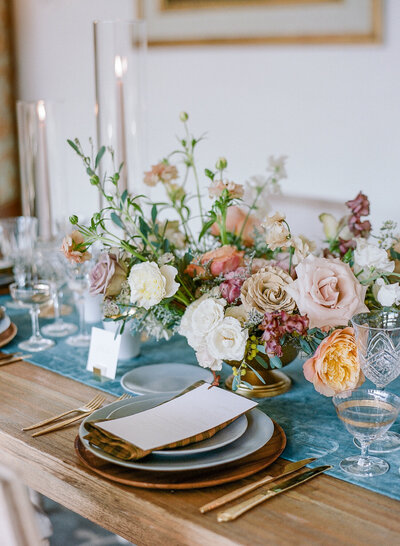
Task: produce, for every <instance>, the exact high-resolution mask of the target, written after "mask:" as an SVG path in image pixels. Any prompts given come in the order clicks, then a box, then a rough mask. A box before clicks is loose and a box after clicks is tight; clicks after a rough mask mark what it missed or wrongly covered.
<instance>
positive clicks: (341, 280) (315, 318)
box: [286, 254, 368, 328]
mask: <svg viewBox="0 0 400 546" xmlns="http://www.w3.org/2000/svg"><path fill="white" fill-rule="evenodd" d="M296 274H297V280H295V281H294V282H293V283H291V284H290V285H288V286H287V287H286V291H287V293H288V294H290V295H291V296H292V298H293V299H294V300H295V302H296V304H297V307H298V308H299V311H300V313H301V314H302V315H307V316H308V318H309V320H310V328H314V327H318V328H322V327H331V328H334V327H336V326H345V325H346V324H347V323H348V321H349V320H350V319H351V317H352V316H353V315H355V314H356V313H362V312H368V307H367V306H366V305H365V303H364V299H365V293H366V291H367V287H366V286H362V285H361V284H360V283H359V282H358V280H357V279H356V277H355V276H354V274H353V272H352V270H351V269H350V266H349V265H348V264H345V263H343V262H341V261H340V260H339V259H337V258H330V259H328V258H316V257H315V256H313V255H312V254H310V255H308V256H307V258H305V260H303V261H302V262H301V263H300V264H299V265H298V266H297V267H296Z"/></svg>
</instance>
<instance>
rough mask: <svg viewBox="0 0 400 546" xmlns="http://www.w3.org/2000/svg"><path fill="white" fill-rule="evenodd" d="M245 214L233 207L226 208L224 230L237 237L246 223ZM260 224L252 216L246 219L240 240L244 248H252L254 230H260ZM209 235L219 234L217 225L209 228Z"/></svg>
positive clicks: (238, 208)
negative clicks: (241, 239)
mask: <svg viewBox="0 0 400 546" xmlns="http://www.w3.org/2000/svg"><path fill="white" fill-rule="evenodd" d="M246 217H247V212H245V211H244V210H242V209H241V208H240V207H237V206H236V205H233V206H232V207H229V208H228V212H227V215H226V230H227V231H229V232H230V233H234V234H235V235H239V234H240V232H241V231H242V227H243V224H244V223H245V221H246ZM260 225H261V222H260V221H259V220H258V219H257V218H256V217H255V216H253V215H250V216H249V217H248V218H247V221H246V224H245V226H244V229H243V233H242V238H243V243H244V244H245V246H252V245H253V243H254V230H255V229H257V228H260ZM211 233H212V235H214V236H216V237H217V236H218V235H219V234H220V231H219V226H218V224H213V225H212V226H211Z"/></svg>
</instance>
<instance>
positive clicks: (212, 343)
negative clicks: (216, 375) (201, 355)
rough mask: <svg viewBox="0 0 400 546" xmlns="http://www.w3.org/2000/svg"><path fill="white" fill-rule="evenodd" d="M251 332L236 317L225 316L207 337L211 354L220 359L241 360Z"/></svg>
mask: <svg viewBox="0 0 400 546" xmlns="http://www.w3.org/2000/svg"><path fill="white" fill-rule="evenodd" d="M248 337H249V333H248V331H247V330H243V329H242V326H241V324H240V322H239V321H238V320H237V319H235V318H234V317H225V318H224V319H223V321H222V322H221V323H220V324H218V326H216V328H214V329H213V330H211V332H210V333H209V334H208V335H207V337H206V344H207V349H208V352H209V354H210V356H212V357H214V358H215V359H218V360H219V359H220V360H241V359H242V358H243V357H244V352H245V349H246V343H247V339H248Z"/></svg>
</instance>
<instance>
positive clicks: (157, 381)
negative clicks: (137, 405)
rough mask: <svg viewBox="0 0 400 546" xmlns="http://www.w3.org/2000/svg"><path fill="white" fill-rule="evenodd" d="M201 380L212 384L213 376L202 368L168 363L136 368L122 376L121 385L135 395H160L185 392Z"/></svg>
mask: <svg viewBox="0 0 400 546" xmlns="http://www.w3.org/2000/svg"><path fill="white" fill-rule="evenodd" d="M200 380H203V381H207V383H212V381H213V374H212V373H211V372H210V371H209V370H205V369H204V368H201V367H200V366H191V365H190V364H178V363H175V362H166V363H165V364H151V365H149V366H148V365H146V366H139V367H138V368H134V369H133V370H131V371H130V372H127V373H126V374H125V375H123V376H122V379H121V385H122V387H123V388H124V389H125V390H126V391H128V392H133V393H135V394H158V393H172V392H179V391H183V390H184V389H187V388H188V387H190V385H192V384H193V383H195V382H196V381H200Z"/></svg>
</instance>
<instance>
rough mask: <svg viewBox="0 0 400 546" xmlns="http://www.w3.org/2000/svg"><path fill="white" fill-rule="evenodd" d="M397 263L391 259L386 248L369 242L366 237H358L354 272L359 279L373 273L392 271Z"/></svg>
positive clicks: (363, 278) (366, 277)
mask: <svg viewBox="0 0 400 546" xmlns="http://www.w3.org/2000/svg"><path fill="white" fill-rule="evenodd" d="M394 267H395V263H394V262H393V261H391V260H390V259H389V257H388V255H387V252H386V250H384V249H383V248H379V247H378V246H376V245H374V244H372V243H370V242H368V241H367V240H366V239H363V238H359V239H357V247H356V248H355V250H354V272H355V273H356V274H357V273H359V275H357V278H358V279H359V280H365V279H368V277H370V276H371V273H373V272H374V271H377V272H379V273H383V272H387V273H391V272H392V271H393V270H394Z"/></svg>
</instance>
